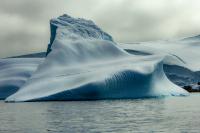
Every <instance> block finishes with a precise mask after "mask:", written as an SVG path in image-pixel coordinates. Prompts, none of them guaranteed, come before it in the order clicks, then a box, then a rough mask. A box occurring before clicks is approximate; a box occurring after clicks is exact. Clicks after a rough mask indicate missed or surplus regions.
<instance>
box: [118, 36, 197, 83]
mask: <svg viewBox="0 0 200 133" xmlns="http://www.w3.org/2000/svg"><path fill="white" fill-rule="evenodd" d="M198 37H199V36H195V37H189V38H185V39H182V40H173V41H154V42H142V43H138V44H119V46H120V47H122V48H123V49H125V50H126V51H128V52H129V53H130V54H134V55H135V53H134V52H131V51H137V53H139V52H143V53H144V52H145V53H148V54H151V55H168V56H172V57H173V58H174V59H175V58H176V59H178V60H180V61H181V62H182V63H180V62H177V61H175V60H172V59H168V60H165V62H164V64H166V65H165V67H164V70H165V73H166V74H167V76H168V78H169V79H170V80H172V81H173V82H174V83H176V84H178V85H180V86H185V85H188V84H193V83H197V82H198V81H200V52H199V51H200V39H199V38H198ZM140 56H143V55H141V54H140Z"/></svg>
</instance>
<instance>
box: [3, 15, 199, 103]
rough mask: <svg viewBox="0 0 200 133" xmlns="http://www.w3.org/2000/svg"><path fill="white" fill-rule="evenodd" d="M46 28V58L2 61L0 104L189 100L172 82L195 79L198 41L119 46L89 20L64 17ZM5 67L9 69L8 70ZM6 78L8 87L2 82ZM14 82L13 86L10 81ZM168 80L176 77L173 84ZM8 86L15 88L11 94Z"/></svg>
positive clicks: (183, 91)
mask: <svg viewBox="0 0 200 133" xmlns="http://www.w3.org/2000/svg"><path fill="white" fill-rule="evenodd" d="M50 26H51V38H50V43H49V45H48V49H47V54H46V55H47V56H46V57H43V56H42V58H41V56H40V58H35V56H34V58H30V57H26V56H25V57H26V58H20V57H16V58H8V59H2V60H0V73H1V75H6V73H8V72H9V71H10V73H11V74H8V75H7V77H6V76H1V77H0V83H1V84H0V85H1V88H4V92H6V95H5V94H4V95H2V99H5V98H6V101H8V102H23V101H57V100H61V101H65V100H66V101H67V100H99V99H127V98H128V99H134V98H147V97H163V96H187V95H189V93H188V92H187V91H185V90H184V89H182V88H181V87H179V86H178V85H176V84H174V83H177V84H178V83H179V84H181V81H179V80H185V81H187V82H189V80H190V76H191V75H192V78H194V79H195V80H198V78H199V75H198V71H199V70H200V64H199V62H198V58H199V57H200V54H199V52H198V51H199V50H200V41H198V40H197V39H196V40H195V41H194V40H192V41H191V40H189V41H188V40H186V41H185V40H176V41H156V42H143V43H138V44H119V43H116V42H115V41H114V40H113V39H112V37H111V36H110V35H109V34H107V33H105V32H104V31H103V30H101V29H100V28H99V27H98V26H96V25H95V24H94V23H93V22H92V21H88V20H85V19H79V18H78V19H76V18H72V17H70V16H68V15H63V16H60V17H58V18H55V19H52V20H51V21H50ZM188 52H192V53H193V54H188ZM38 55H40V54H38ZM43 55H44V54H43ZM36 56H37V54H36ZM191 58H192V59H191ZM16 60H17V61H16ZM9 62H11V63H9ZM5 65H7V66H9V67H11V68H12V69H10V70H7V69H6V67H5ZM19 66H20V68H21V69H20V70H18V69H17V68H18V67H19ZM163 67H164V69H165V72H167V76H166V75H165V72H164V70H163ZM24 68H26V69H24ZM15 71H16V73H12V72H15ZM194 73H195V74H194ZM170 74H171V77H170ZM173 74H174V75H175V76H172V75H173ZM176 76H177V78H176ZM184 76H185V78H183V77H184ZM5 77H6V78H7V81H8V82H4V78H5ZM13 77H16V78H15V79H16V80H15V82H12V83H15V84H14V85H12V84H11V82H10V81H9V80H11V79H12V78H13ZM180 77H182V78H183V79H181V78H180ZM187 77H189V80H188V79H187ZM168 78H175V79H173V82H174V83H173V82H171V81H170V80H169V79H168ZM6 86H8V87H6ZM10 86H11V87H10ZM12 86H13V87H15V88H17V89H15V91H12ZM2 90H3V89H2ZM0 94H3V93H2V92H1V91H0ZM9 95H10V96H9ZM7 96H9V97H7Z"/></svg>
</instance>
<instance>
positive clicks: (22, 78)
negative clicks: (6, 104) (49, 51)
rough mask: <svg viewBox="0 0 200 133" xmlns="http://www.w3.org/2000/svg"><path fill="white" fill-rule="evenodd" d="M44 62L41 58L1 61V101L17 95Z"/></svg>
mask: <svg viewBox="0 0 200 133" xmlns="http://www.w3.org/2000/svg"><path fill="white" fill-rule="evenodd" d="M42 61H43V59H40V58H31V59H29V58H27V59H26V58H20V59H19V58H9V59H0V99H5V98H7V97H8V96H10V95H11V94H13V93H15V92H16V91H17V90H18V89H19V88H20V87H21V86H22V85H23V84H24V83H25V82H26V80H27V79H28V78H29V77H30V76H31V75H32V73H33V72H34V71H35V70H36V69H37V66H38V64H39V63H41V62H42Z"/></svg>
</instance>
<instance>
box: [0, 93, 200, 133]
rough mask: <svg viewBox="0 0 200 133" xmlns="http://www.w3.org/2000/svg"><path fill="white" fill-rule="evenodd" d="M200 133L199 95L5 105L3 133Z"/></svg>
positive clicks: (0, 114) (0, 115) (0, 105)
mask: <svg viewBox="0 0 200 133" xmlns="http://www.w3.org/2000/svg"><path fill="white" fill-rule="evenodd" d="M78 132H81V133H90V132H91V133H93V132H94V133H100V132H105V133H106V132H108V133H110V132H113V133H128V132H136V133H137V132H140V133H141V132H145V133H146V132H147V133H148V132H149V133H154V132H168V133H169V132H171V133H176V132H177V133H178V132H181V133H188V132H189V133H199V132H200V94H198V93H197V94H192V95H191V96H189V97H168V98H161V99H137V100H104V101H74V102H35V103H31V102H30V103H4V102H3V101H0V133H78Z"/></svg>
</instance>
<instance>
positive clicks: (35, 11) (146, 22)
mask: <svg viewBox="0 0 200 133" xmlns="http://www.w3.org/2000/svg"><path fill="white" fill-rule="evenodd" d="M199 9H200V2H199V0H190V1H188V0H173V1H169V0H153V1H150V0H59V1H58V0H51V1H50V0H1V2H0V16H1V21H0V30H1V32H0V47H1V49H0V57H6V56H10V55H20V54H24V53H29V52H36V51H44V50H46V46H47V44H48V41H49V19H50V18H53V17H56V16H59V15H62V14H63V13H68V14H69V15H72V16H74V17H83V18H86V19H91V20H93V21H95V23H97V24H98V25H99V26H100V27H101V28H102V29H103V30H105V31H107V32H108V33H110V34H111V35H112V36H113V37H114V39H115V40H116V41H119V42H135V41H148V40H156V39H169V38H176V37H184V36H192V35H194V34H198V33H200V26H199V23H200V15H199V13H198V12H199Z"/></svg>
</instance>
